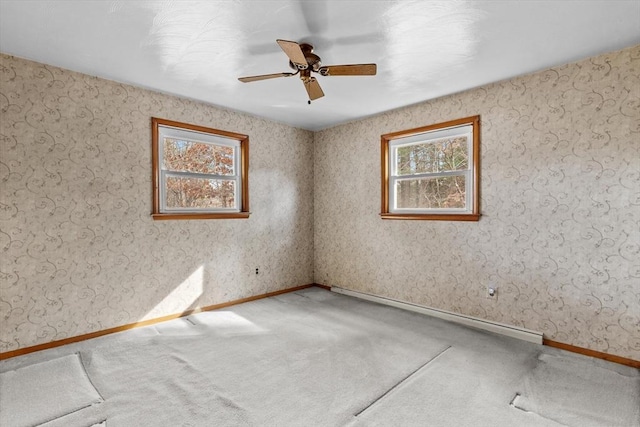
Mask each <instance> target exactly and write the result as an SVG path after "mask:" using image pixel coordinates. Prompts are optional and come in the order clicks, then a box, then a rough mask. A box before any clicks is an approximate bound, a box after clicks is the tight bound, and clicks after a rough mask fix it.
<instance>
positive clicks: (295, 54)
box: [276, 39, 308, 70]
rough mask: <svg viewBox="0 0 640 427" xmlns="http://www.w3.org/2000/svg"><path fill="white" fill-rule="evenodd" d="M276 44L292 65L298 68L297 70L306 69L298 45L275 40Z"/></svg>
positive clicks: (305, 61)
mask: <svg viewBox="0 0 640 427" xmlns="http://www.w3.org/2000/svg"><path fill="white" fill-rule="evenodd" d="M276 42H277V43H278V44H279V45H280V47H281V48H282V50H283V51H284V53H286V54H287V56H288V57H289V59H290V60H291V62H292V63H293V65H295V66H296V67H298V69H299V70H306V69H307V67H308V64H307V58H305V56H304V53H302V49H300V45H299V44H298V43H296V42H291V41H288V40H281V39H278V40H276Z"/></svg>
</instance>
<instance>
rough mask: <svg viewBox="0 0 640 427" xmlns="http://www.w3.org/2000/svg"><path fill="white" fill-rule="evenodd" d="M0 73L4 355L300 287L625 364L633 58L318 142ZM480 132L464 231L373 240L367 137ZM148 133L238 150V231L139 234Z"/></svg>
mask: <svg viewBox="0 0 640 427" xmlns="http://www.w3.org/2000/svg"><path fill="white" fill-rule="evenodd" d="M0 71H1V73H0V111H1V112H2V116H1V119H0V137H1V138H2V141H1V152H0V154H1V155H0V180H1V181H0V182H1V183H2V184H1V186H0V248H1V251H2V252H1V254H0V321H1V322H2V328H0V351H10V350H15V349H18V348H22V347H28V346H31V345H36V344H40V343H45V342H49V341H53V340H59V339H63V338H67V337H70V336H76V335H80V334H84V333H88V332H93V331H97V330H102V329H106V328H110V327H114V326H119V325H123V324H127V323H132V322H136V321H138V320H144V319H150V318H155V317H159V316H163V315H168V314H174V313H177V312H180V311H183V310H186V309H189V308H194V307H197V306H205V305H210V304H216V303H220V302H225V301H229V300H234V299H238V298H242V297H246V296H250V295H256V294H262V293H265V292H269V291H274V290H278V289H283V288H287V287H292V286H297V285H301V284H306V283H311V282H313V281H315V282H317V283H326V284H330V285H336V286H341V287H344V288H347V289H353V290H357V291H362V292H369V293H372V294H376V295H381V296H386V297H390V298H396V299H399V300H404V301H409V302H413V303H417V304H422V305H426V306H429V307H435V308H440V309H445V310H451V311H454V312H459V313H463V314H468V315H472V316H476V317H480V318H484V319H489V320H493V321H498V322H502V323H508V324H513V325H518V326H522V327H526V328H530V329H535V330H539V331H542V332H544V333H545V335H546V336H547V337H548V338H550V339H553V340H556V341H561V342H565V343H569V344H573V345H577V346H581V347H586V348H591V349H594V350H598V351H604V352H607V353H611V354H616V355H620V356H623V357H630V358H633V359H636V360H640V192H639V191H640V152H639V151H640V138H639V136H640V135H639V134H640V46H636V47H633V48H630V49H626V50H623V51H620V52H614V53H610V54H606V55H602V56H598V57H595V58H591V59H588V60H585V61H581V62H579V63H575V64H570V65H566V66H562V67H557V68H553V69H550V70H546V71H542V72H539V73H536V74H532V75H529V76H524V77H521V78H516V79H513V80H510V81H505V82H501V83H497V84H493V85H489V86H485V87H481V88H478V89H475V90H472V91H468V92H464V93H460V94H457V95H453V96H449V97H445V98H441V99H437V100H433V101H430V102H425V103H423V104H420V105H416V106H412V107H408V108H405V109H401V110H396V111H391V112H388V113H386V114H382V115H380V116H377V117H374V118H369V119H366V120H362V121H358V122H353V123H350V124H346V125H342V126H339V127H336V128H332V129H328V130H325V131H321V132H318V133H316V134H315V135H314V134H312V133H310V132H307V131H303V130H299V129H294V128H291V127H288V126H284V125H281V124H277V123H273V122H270V121H267V120H263V119H259V118H255V117H251V116H248V115H244V114H240V113H236V112H231V111H227V110H224V109H219V108H215V107H212V106H208V105H205V104H201V103H197V102H194V101H189V100H185V99H180V98H176V97H172V96H168V95H163V94H159V93H154V92H151V91H147V90H144V89H140V88H135V87H131V86H127V85H122V84H118V83H114V82H110V81H106V80H102V79H97V78H93V77H89V76H86V75H82V74H78V73H74V72H70V71H67V70H62V69H59V68H55V67H51V66H46V65H42V64H37V63H33V62H30V61H25V60H22V59H17V58H12V57H9V56H4V55H0ZM475 114H480V115H481V119H482V141H481V142H482V148H481V150H482V153H481V157H482V180H481V210H482V214H483V216H482V218H481V219H480V221H479V222H477V223H466V222H441V221H434V222H430V221H386V220H385V221H383V220H381V219H380V218H379V215H378V213H379V210H380V184H379V183H380V165H379V158H380V135H381V134H384V133H389V132H393V131H398V130H403V129H408V128H413V127H417V126H423V125H426V124H432V123H437V122H442V121H445V120H450V119H454V118H459V117H466V116H471V115H475ZM152 116H155V117H161V118H166V119H171V120H177V121H183V122H187V123H195V124H199V125H204V126H209V127H213V128H219V129H225V130H230V131H233V132H238V133H244V134H248V135H249V137H250V144H251V149H250V198H251V211H252V215H251V217H250V218H249V219H248V220H213V221H153V220H152V219H151V217H150V212H151V182H150V179H151V170H150V162H151V158H150V138H151V133H150V132H151V126H150V118H151V117H152ZM314 146H315V148H314ZM314 206H315V209H314ZM314 253H315V255H314ZM256 267H259V268H260V274H259V275H258V276H256V275H255V268H256ZM314 275H315V277H314ZM488 285H494V286H497V287H498V297H497V298H496V299H487V298H485V288H486V287H487V286H488Z"/></svg>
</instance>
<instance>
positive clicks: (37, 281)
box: [0, 56, 313, 352]
mask: <svg viewBox="0 0 640 427" xmlns="http://www.w3.org/2000/svg"><path fill="white" fill-rule="evenodd" d="M0 111H1V113H2V118H1V121H0V134H1V138H2V141H1V144H2V145H1V156H0V182H1V189H0V191H1V194H0V251H1V252H0V257H1V260H0V263H1V264H0V272H1V276H0V324H1V328H0V351H3V352H4V351H10V350H15V349H18V348H22V347H28V346H32V345H35V344H40V343H45V342H49V341H53V340H59V339H63V338H67V337H70V336H76V335H80V334H84V333H88V332H92V331H97V330H102V329H106V328H110V327H114V326H119V325H123V324H127V323H132V322H136V321H139V320H143V319H150V318H155V317H159V316H163V315H169V314H174V313H178V312H181V311H183V310H186V309H189V308H194V307H197V306H206V305H211V304H216V303H221V302H225V301H230V300H234V299H238V298H242V297H247V296H251V295H257V294H262V293H266V292H269V291H275V290H279V289H284V288H288V287H293V286H298V285H303V284H308V283H311V282H312V281H313V196H312V193H313V134H312V133H310V132H307V131H302V130H299V129H294V128H291V127H287V126H284V125H280V124H276V123H272V122H268V121H265V120H261V119H258V118H255V117H250V116H247V115H243V114H237V113H234V112H230V111H226V110H223V109H217V108H213V107H211V106H207V105H204V104H200V103H196V102H192V101H188V100H184V99H180V98H176V97H171V96H166V95H162V94H158V93H154V92H150V91H147V90H143V89H138V88H134V87H131V86H126V85H121V84H117V83H114V82H110V81H105V80H101V79H97V78H92V77H89V76H86V75H82V74H78V73H74V72H70V71H66V70H61V69H58V68H55V67H50V66H45V65H42V64H36V63H33V62H29V61H25V60H21V59H15V58H11V57H8V56H0ZM152 116H155V117H160V118H165V119H171V120H177V121H182V122H187V123H193V124H198V125H203V126H208V127H213V128H218V129H223V130H229V131H232V132H238V133H244V134H247V135H249V138H250V182H249V185H250V199H251V200H250V202H251V211H252V215H251V217H250V218H249V219H248V220H240V219H234V220H210V221H153V220H152V219H151V217H150V213H151V149H150V147H151V117H152ZM256 267H258V268H259V269H260V274H259V275H258V276H256V275H255V268H256Z"/></svg>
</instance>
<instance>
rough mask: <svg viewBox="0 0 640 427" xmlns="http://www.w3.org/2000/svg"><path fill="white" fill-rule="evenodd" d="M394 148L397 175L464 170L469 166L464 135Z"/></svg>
mask: <svg viewBox="0 0 640 427" xmlns="http://www.w3.org/2000/svg"><path fill="white" fill-rule="evenodd" d="M396 150H397V151H396V154H397V156H396V159H397V160H396V161H397V164H396V171H397V175H398V176H402V175H414V174H418V173H434V172H435V173H437V172H444V171H454V170H466V169H468V167H469V153H468V149H467V137H466V136H461V137H460V136H459V137H456V138H444V139H439V140H434V141H429V142H424V143H421V144H414V145H408V146H404V147H402V146H401V147H398V148H397V149H396Z"/></svg>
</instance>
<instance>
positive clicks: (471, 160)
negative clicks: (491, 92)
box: [381, 116, 480, 221]
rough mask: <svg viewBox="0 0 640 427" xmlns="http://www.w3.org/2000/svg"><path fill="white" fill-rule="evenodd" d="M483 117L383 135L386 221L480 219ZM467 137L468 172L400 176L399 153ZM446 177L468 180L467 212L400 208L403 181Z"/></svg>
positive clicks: (383, 206) (383, 196) (451, 171)
mask: <svg viewBox="0 0 640 427" xmlns="http://www.w3.org/2000/svg"><path fill="white" fill-rule="evenodd" d="M479 122H480V120H479V116H474V117H469V118H465V119H459V120H453V121H450V122H446V123H440V124H437V125H431V126H425V127H422V128H417V129H411V130H407V131H400V132H395V133H393V134H387V135H382V180H383V183H382V185H383V189H382V213H381V215H382V217H383V218H384V219H436V220H447V219H448V220H466V221H477V220H478V219H479V216H480V213H479V200H478V198H479V191H478V190H479V178H480V175H479V145H480V143H479ZM457 137H465V138H466V141H467V153H468V160H467V169H463V170H450V171H442V172H428V173H417V174H411V175H399V174H398V170H397V164H398V162H397V160H398V149H400V148H402V147H408V146H413V145H422V144H430V143H437V142H439V141H442V140H447V139H452V138H457ZM446 176H464V177H465V207H464V208H426V209H424V208H398V206H397V196H398V194H397V191H396V190H397V186H396V184H397V183H398V182H400V181H403V180H416V179H430V178H439V177H446Z"/></svg>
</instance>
